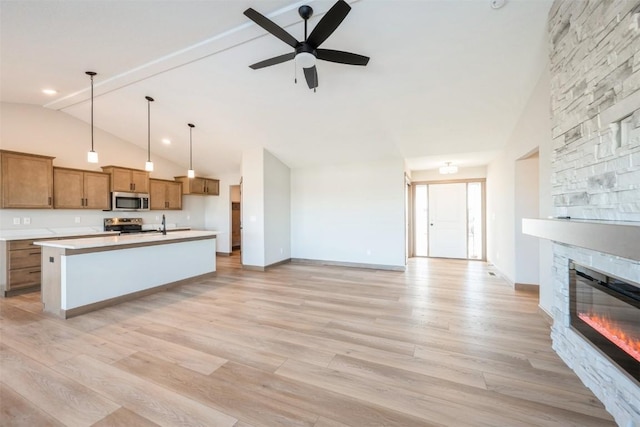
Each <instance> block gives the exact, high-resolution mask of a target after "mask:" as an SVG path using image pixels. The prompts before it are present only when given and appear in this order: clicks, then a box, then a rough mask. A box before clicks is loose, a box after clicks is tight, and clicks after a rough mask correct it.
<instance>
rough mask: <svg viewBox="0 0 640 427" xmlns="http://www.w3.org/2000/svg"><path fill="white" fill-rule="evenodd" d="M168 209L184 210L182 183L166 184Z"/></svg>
mask: <svg viewBox="0 0 640 427" xmlns="http://www.w3.org/2000/svg"><path fill="white" fill-rule="evenodd" d="M165 184H166V189H167V192H166V200H167V208H169V209H182V184H181V183H180V182H166V183H165Z"/></svg>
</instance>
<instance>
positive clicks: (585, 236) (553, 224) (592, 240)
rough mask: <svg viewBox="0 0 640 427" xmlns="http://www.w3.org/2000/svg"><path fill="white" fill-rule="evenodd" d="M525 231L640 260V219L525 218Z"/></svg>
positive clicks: (523, 230)
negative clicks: (638, 220)
mask: <svg viewBox="0 0 640 427" xmlns="http://www.w3.org/2000/svg"><path fill="white" fill-rule="evenodd" d="M522 232H523V233H524V234H528V235H530V236H535V237H540V238H542V239H547V240H552V241H554V242H558V243H564V244H567V245H571V246H577V247H580V248H586V249H591V250H594V251H598V252H603V253H606V254H610V255H615V256H619V257H622V258H627V259H630V260H635V261H640V222H630V221H597V220H584V219H562V218H550V219H539V218H524V219H523V220H522Z"/></svg>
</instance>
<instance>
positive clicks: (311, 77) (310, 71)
mask: <svg viewBox="0 0 640 427" xmlns="http://www.w3.org/2000/svg"><path fill="white" fill-rule="evenodd" d="M303 70H304V78H305V79H307V85H309V89H315V88H317V87H318V70H317V69H316V67H315V65H314V66H313V67H311V68H303Z"/></svg>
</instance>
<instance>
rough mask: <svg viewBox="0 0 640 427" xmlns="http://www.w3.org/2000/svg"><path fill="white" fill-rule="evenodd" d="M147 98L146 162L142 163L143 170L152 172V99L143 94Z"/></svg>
mask: <svg viewBox="0 0 640 427" xmlns="http://www.w3.org/2000/svg"><path fill="white" fill-rule="evenodd" d="M144 99H146V100H147V162H146V163H145V164H144V170H146V171H147V172H153V162H152V161H151V103H152V102H153V101H154V100H153V98H152V97H150V96H145V97H144Z"/></svg>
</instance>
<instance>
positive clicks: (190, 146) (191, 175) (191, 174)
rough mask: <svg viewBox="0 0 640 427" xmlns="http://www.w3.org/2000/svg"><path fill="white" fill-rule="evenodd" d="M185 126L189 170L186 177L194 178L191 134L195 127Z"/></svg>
mask: <svg viewBox="0 0 640 427" xmlns="http://www.w3.org/2000/svg"><path fill="white" fill-rule="evenodd" d="M187 126H189V170H188V171H187V177H188V178H195V177H196V172H195V171H194V170H193V140H192V139H191V132H192V131H193V128H194V127H196V125H194V124H193V123H189V124H187Z"/></svg>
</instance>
